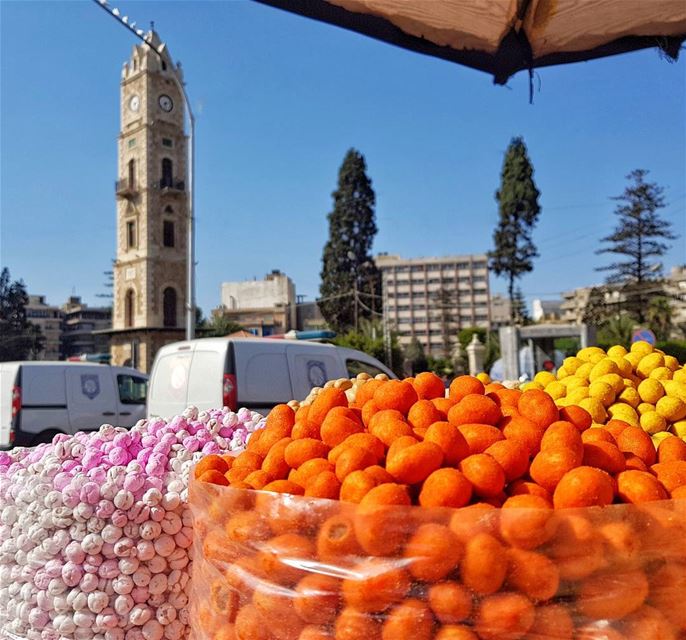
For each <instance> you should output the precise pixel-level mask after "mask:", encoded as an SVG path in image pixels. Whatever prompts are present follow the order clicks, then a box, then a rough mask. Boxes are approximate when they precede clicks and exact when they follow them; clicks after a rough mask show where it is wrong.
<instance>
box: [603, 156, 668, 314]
mask: <svg viewBox="0 0 686 640" xmlns="http://www.w3.org/2000/svg"><path fill="white" fill-rule="evenodd" d="M647 175H648V171H646V170H645V169H636V170H634V171H632V172H631V173H630V174H629V175H628V176H627V177H626V178H627V180H630V181H631V184H629V186H627V187H626V189H624V193H622V195H621V196H617V197H614V198H613V200H616V201H617V202H619V204H618V205H617V207H616V208H615V211H614V213H615V215H616V216H617V218H618V221H617V226H616V227H615V230H614V231H613V232H612V233H611V234H610V235H608V236H605V237H604V238H601V240H600V241H601V242H602V243H605V245H606V246H605V247H603V248H601V249H598V250H597V251H596V253H597V254H603V253H612V254H615V255H616V256H618V257H619V256H622V257H624V258H626V259H625V260H621V259H619V258H617V259H616V260H615V261H614V262H612V263H610V264H608V265H604V266H602V267H597V269H596V271H608V272H610V275H609V276H608V277H607V278H606V282H607V283H608V284H611V285H620V287H621V290H622V292H623V294H624V299H625V303H624V307H625V309H626V310H627V311H628V312H629V313H630V314H631V315H632V316H634V317H635V318H636V319H637V320H638V321H639V322H645V321H646V318H647V313H646V312H647V307H648V300H649V298H650V297H652V296H651V294H652V295H655V293H656V289H657V292H658V293H659V288H660V287H659V286H658V287H657V288H656V283H659V279H660V276H661V274H662V263H661V262H660V261H659V260H656V258H660V257H662V256H663V255H664V254H665V253H666V252H667V250H668V249H669V245H668V244H667V243H666V242H662V240H674V239H675V238H676V235H674V234H673V233H672V231H671V226H672V225H671V223H670V222H669V221H667V220H664V219H663V218H661V217H660V215H659V213H658V209H662V208H663V207H664V206H665V201H664V197H663V189H662V187H660V186H659V185H658V184H656V183H655V182H646V181H645V177H646V176H647Z"/></svg>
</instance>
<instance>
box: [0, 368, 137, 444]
mask: <svg viewBox="0 0 686 640" xmlns="http://www.w3.org/2000/svg"><path fill="white" fill-rule="evenodd" d="M147 380H148V377H147V376H146V375H145V374H144V373H141V372H140V371H136V370H135V369H128V368H125V367H110V366H108V365H102V364H91V363H87V362H84V363H81V362H37V361H25V362H0V448H5V449H6V448H9V447H11V446H12V445H15V446H33V445H36V444H39V443H41V442H49V441H50V440H51V439H52V437H53V436H54V435H55V434H57V433H68V434H74V433H76V432H77V431H90V430H94V429H98V428H99V427H100V425H101V424H103V423H108V424H112V425H114V426H119V427H132V426H133V425H134V424H136V422H138V420H140V419H141V418H144V417H145V398H146V390H147Z"/></svg>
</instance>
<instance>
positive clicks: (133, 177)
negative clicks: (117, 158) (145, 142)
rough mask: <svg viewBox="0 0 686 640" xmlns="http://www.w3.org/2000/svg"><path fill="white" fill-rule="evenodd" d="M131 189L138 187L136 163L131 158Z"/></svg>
mask: <svg viewBox="0 0 686 640" xmlns="http://www.w3.org/2000/svg"><path fill="white" fill-rule="evenodd" d="M128 166H129V188H130V189H133V188H134V186H136V161H135V160H134V159H133V158H131V160H129V165H128Z"/></svg>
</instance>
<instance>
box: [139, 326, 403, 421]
mask: <svg viewBox="0 0 686 640" xmlns="http://www.w3.org/2000/svg"><path fill="white" fill-rule="evenodd" d="M362 372H365V373H369V374H370V375H372V376H375V375H377V374H380V373H385V374H386V375H388V376H389V377H390V378H395V377H396V376H395V374H394V373H393V372H392V371H391V370H390V369H388V368H387V367H386V366H385V365H383V364H382V363H381V362H379V361H378V360H377V359H376V358H373V357H371V356H369V355H367V354H366V353H362V352H361V351H355V350H354V349H345V348H342V347H336V346H333V345H330V344H322V343H318V342H308V341H304V340H274V339H265V338H254V339H253V338H200V339H197V340H189V341H184V342H174V343H172V344H168V345H165V346H164V347H162V348H161V349H160V350H159V351H158V352H157V355H156V356H155V362H154V364H153V367H152V371H151V374H150V388H149V390H148V416H149V417H150V416H161V417H164V418H168V417H170V416H173V415H176V414H179V413H181V412H182V411H183V410H184V409H185V408H186V407H187V406H188V405H194V406H196V407H198V408H199V409H201V410H202V409H216V408H221V407H229V408H230V409H232V410H234V411H235V410H237V409H239V408H240V407H246V408H248V409H251V410H252V411H257V412H259V413H262V414H263V415H266V414H267V413H269V411H270V410H271V409H272V408H273V407H274V405H277V404H279V403H281V402H288V401H289V400H292V399H296V400H303V399H304V398H305V397H307V395H308V394H309V392H310V390H311V389H312V387H320V386H323V385H324V383H325V382H326V381H327V380H332V379H337V378H345V377H354V376H356V375H357V374H358V373H362Z"/></svg>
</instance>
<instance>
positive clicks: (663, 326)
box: [646, 296, 673, 340]
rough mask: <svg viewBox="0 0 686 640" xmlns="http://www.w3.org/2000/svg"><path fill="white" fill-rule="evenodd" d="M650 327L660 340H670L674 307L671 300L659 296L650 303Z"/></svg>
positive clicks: (648, 318)
mask: <svg viewBox="0 0 686 640" xmlns="http://www.w3.org/2000/svg"><path fill="white" fill-rule="evenodd" d="M646 315H647V317H646V319H647V321H648V326H649V327H650V329H651V330H652V331H653V333H654V334H655V337H656V338H657V339H658V340H669V334H670V333H671V332H672V316H673V310H672V305H671V303H670V302H669V298H666V297H665V296H657V297H655V298H652V299H651V300H650V302H649V303H648V312H647V314H646Z"/></svg>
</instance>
